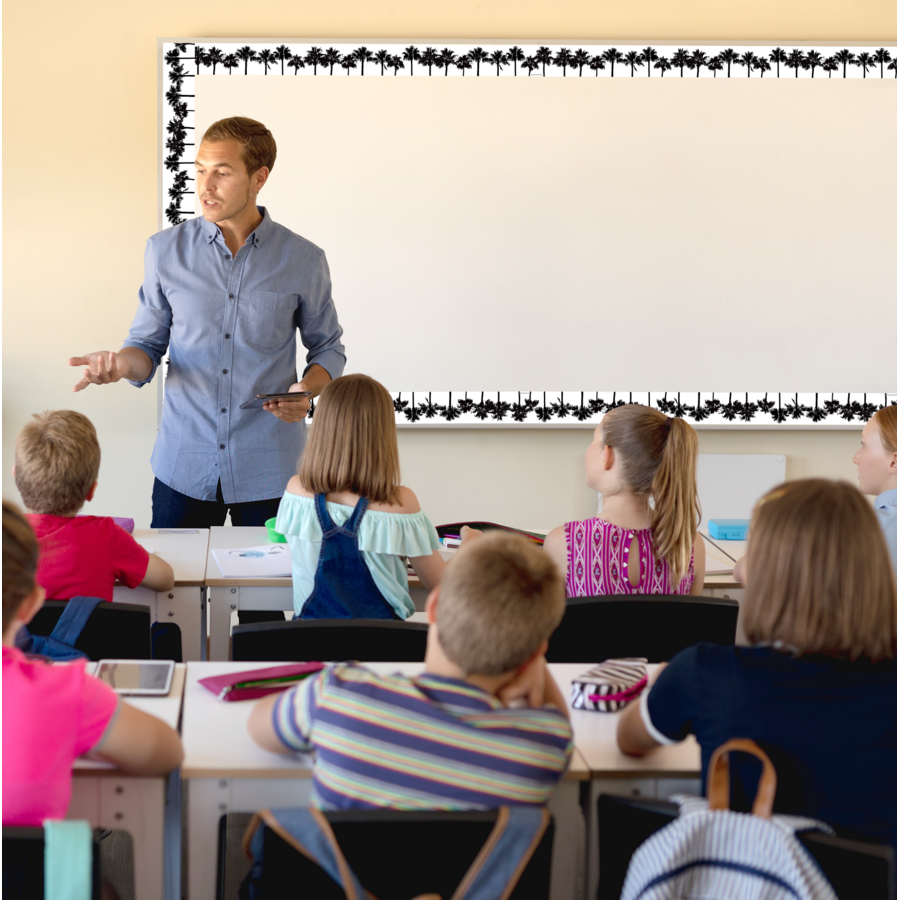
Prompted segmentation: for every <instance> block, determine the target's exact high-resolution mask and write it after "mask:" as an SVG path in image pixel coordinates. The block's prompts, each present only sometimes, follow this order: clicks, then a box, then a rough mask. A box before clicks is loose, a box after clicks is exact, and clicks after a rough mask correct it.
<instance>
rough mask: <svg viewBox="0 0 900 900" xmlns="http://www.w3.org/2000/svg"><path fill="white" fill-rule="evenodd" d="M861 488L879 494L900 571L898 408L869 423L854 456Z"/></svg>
mask: <svg viewBox="0 0 900 900" xmlns="http://www.w3.org/2000/svg"><path fill="white" fill-rule="evenodd" d="M853 462H854V464H855V465H856V468H857V470H858V473H859V489H860V490H861V491H862V492H863V493H864V494H874V495H875V514H876V515H877V516H878V524H879V525H881V530H882V531H883V532H884V537H885V540H886V541H887V546H888V552H889V553H890V554H891V562H892V563H893V565H894V572H895V573H896V571H897V407H896V406H884V407H882V408H881V409H879V410H878V412H877V413H875V415H874V416H872V418H871V419H869V421H868V422H866V424H865V427H864V428H863V431H862V440H861V441H860V448H859V450H857V451H856V455H855V456H854V457H853Z"/></svg>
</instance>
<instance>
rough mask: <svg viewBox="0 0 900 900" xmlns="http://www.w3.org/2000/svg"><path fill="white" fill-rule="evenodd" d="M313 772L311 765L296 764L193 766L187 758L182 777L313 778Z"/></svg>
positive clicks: (185, 779) (182, 768)
mask: <svg viewBox="0 0 900 900" xmlns="http://www.w3.org/2000/svg"><path fill="white" fill-rule="evenodd" d="M312 774H313V770H312V768H311V767H310V768H303V769H301V768H298V767H295V766H292V767H290V768H288V767H285V768H281V767H278V766H273V767H271V768H265V769H253V768H247V769H238V768H235V767H234V766H232V767H230V768H229V767H228V766H225V767H223V768H221V769H219V768H215V767H211V768H207V767H199V766H193V765H191V761H190V760H189V759H188V760H185V762H184V763H182V765H181V778H182V780H183V781H187V780H188V779H191V778H229V779H233V778H252V779H261V778H312Z"/></svg>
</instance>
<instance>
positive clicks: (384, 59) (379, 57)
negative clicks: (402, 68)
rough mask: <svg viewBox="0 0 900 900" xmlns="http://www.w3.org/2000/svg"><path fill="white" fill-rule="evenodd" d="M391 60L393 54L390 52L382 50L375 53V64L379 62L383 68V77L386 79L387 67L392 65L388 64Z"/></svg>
mask: <svg viewBox="0 0 900 900" xmlns="http://www.w3.org/2000/svg"><path fill="white" fill-rule="evenodd" d="M390 58H391V54H390V52H389V51H388V50H384V49H381V50H377V51H376V52H375V62H377V63H378V65H379V66H381V75H382V77H384V68H385V66H388V65H390V63H389V62H388V60H389V59H390Z"/></svg>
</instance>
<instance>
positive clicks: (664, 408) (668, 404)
mask: <svg viewBox="0 0 900 900" xmlns="http://www.w3.org/2000/svg"><path fill="white" fill-rule="evenodd" d="M656 406H657V408H658V409H659V411H660V412H664V413H666V414H667V415H668V413H669V412H671V410H672V401H671V400H669V392H668V391H666V392H665V393H664V394H663V395H662V400H657V401H656Z"/></svg>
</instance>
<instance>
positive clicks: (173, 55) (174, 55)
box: [163, 45, 187, 65]
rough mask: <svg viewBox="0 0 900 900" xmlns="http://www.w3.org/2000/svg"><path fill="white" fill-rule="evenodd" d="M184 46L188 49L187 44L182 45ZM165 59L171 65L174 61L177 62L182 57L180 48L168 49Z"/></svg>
mask: <svg viewBox="0 0 900 900" xmlns="http://www.w3.org/2000/svg"><path fill="white" fill-rule="evenodd" d="M182 46H184V47H185V50H186V49H187V46H186V45H182ZM163 59H164V60H165V61H166V62H167V63H168V64H170V65H171V64H172V63H177V62H178V60H179V59H181V56H180V55H179V51H178V48H177V47H176V48H175V49H174V50H166V54H165V56H164V57H163Z"/></svg>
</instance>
